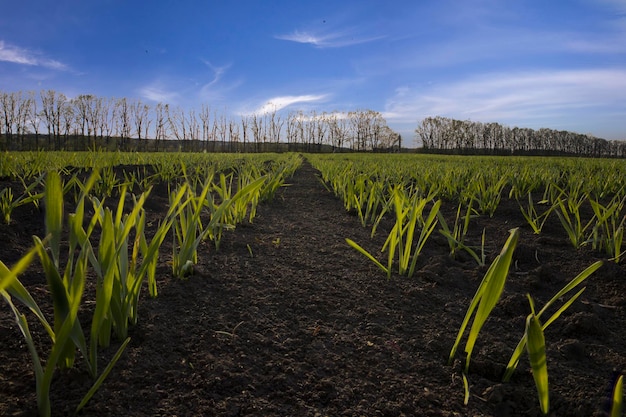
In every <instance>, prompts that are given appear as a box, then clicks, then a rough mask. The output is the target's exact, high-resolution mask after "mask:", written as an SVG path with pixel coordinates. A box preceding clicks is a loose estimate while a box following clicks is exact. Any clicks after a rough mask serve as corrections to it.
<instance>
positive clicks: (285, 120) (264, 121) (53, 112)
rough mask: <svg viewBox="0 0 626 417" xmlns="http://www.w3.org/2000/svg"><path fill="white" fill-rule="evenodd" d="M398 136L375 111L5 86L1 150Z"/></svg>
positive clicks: (352, 145) (360, 143)
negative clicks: (238, 108)
mask: <svg viewBox="0 0 626 417" xmlns="http://www.w3.org/2000/svg"><path fill="white" fill-rule="evenodd" d="M400 146H401V138H400V136H399V135H398V134H397V133H396V132H394V131H393V130H392V129H390V128H389V126H387V122H386V121H385V119H384V118H383V117H382V115H381V113H379V112H376V111H373V110H355V111H349V112H339V111H335V112H330V113H327V112H323V113H317V112H315V111H311V112H308V113H304V112H302V111H299V112H278V111H277V110H271V111H265V112H262V113H260V114H246V115H240V116H237V118H233V117H230V118H228V117H226V115H225V114H223V113H218V112H216V111H212V110H211V109H210V108H209V106H207V105H202V106H201V108H200V109H199V110H196V109H190V110H185V109H182V108H180V107H170V105H168V104H164V103H158V104H156V105H154V106H151V105H148V104H145V103H143V102H141V101H140V100H133V99H127V98H119V99H118V98H106V97H98V96H94V95H90V94H88V95H79V96H77V97H76V98H73V99H69V98H67V97H66V96H65V95H64V94H62V93H57V92H55V91H52V90H43V91H41V92H39V93H36V92H33V91H29V92H21V91H18V92H10V93H7V92H1V91H0V150H35V149H50V150H79V151H80V150H87V149H107V150H113V149H116V150H122V151H130V150H140V151H161V150H164V151H165V150H170V149H175V150H182V151H196V150H198V151H202V150H204V151H215V152H217V151H243V150H245V151H246V152H248V151H249V152H257V151H258V152H260V151H265V150H267V149H289V150H291V149H298V150H302V149H304V150H310V151H312V152H313V151H315V150H316V149H317V150H322V149H328V148H330V149H331V150H342V149H349V150H355V151H380V150H388V149H393V148H394V147H398V148H399V147H400Z"/></svg>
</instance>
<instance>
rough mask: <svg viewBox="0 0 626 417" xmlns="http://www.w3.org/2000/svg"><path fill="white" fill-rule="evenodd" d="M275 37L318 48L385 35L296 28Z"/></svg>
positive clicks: (351, 43) (370, 40)
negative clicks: (316, 31) (321, 32)
mask: <svg viewBox="0 0 626 417" xmlns="http://www.w3.org/2000/svg"><path fill="white" fill-rule="evenodd" d="M275 38H276V39H281V40H284V41H291V42H297V43H308V44H311V45H314V46H316V47H318V48H340V47H344V46H351V45H358V44H362V43H367V42H372V41H376V40H379V39H382V38H384V36H370V37H364V36H357V35H355V34H354V33H353V31H343V32H331V33H325V34H317V33H312V32H301V31H298V30H296V31H294V32H292V33H290V34H287V35H276V36H275Z"/></svg>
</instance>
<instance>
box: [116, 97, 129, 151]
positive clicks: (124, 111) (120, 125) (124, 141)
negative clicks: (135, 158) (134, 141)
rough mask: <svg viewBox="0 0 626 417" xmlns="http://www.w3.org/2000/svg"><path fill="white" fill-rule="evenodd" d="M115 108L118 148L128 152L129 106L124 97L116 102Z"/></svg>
mask: <svg viewBox="0 0 626 417" xmlns="http://www.w3.org/2000/svg"><path fill="white" fill-rule="evenodd" d="M115 107H116V108H117V110H116V115H117V120H116V136H118V137H119V138H120V144H119V148H120V149H121V150H128V149H129V139H130V134H131V133H130V132H131V110H130V108H131V106H130V105H129V104H128V100H126V98H125V97H124V98H121V99H119V100H117V101H116V103H115Z"/></svg>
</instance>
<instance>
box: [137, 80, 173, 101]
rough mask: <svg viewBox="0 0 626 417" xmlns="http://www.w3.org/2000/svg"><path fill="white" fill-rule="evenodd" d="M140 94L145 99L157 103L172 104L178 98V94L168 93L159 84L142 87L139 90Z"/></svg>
mask: <svg viewBox="0 0 626 417" xmlns="http://www.w3.org/2000/svg"><path fill="white" fill-rule="evenodd" d="M139 94H140V95H141V97H143V98H144V99H146V100H150V101H154V102H156V103H172V102H175V101H176V99H177V98H178V93H176V92H173V91H167V90H165V89H164V88H163V87H161V86H160V85H159V84H158V83H157V84H153V85H148V86H145V87H142V88H141V89H139Z"/></svg>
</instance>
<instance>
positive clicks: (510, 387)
mask: <svg viewBox="0 0 626 417" xmlns="http://www.w3.org/2000/svg"><path fill="white" fill-rule="evenodd" d="M289 184H290V185H289V186H287V187H284V188H282V189H281V190H280V191H279V192H278V193H277V195H276V198H275V199H274V200H273V201H272V202H268V203H264V204H263V205H262V206H261V207H260V208H259V210H258V213H257V217H256V218H255V219H254V221H253V223H245V224H242V225H239V226H238V227H237V229H236V230H235V231H233V232H231V233H228V234H227V235H226V237H225V238H224V241H223V243H222V245H221V247H220V250H219V251H217V252H216V251H215V249H214V247H213V245H212V244H211V243H210V242H207V243H206V244H205V245H204V246H203V248H202V252H201V253H200V256H199V258H200V261H199V265H198V266H197V268H196V273H195V275H193V276H191V277H190V278H189V279H187V280H175V279H172V278H170V276H171V273H170V267H169V265H168V263H167V261H168V259H167V258H168V256H167V254H169V253H170V252H171V247H169V245H171V242H169V239H168V242H167V245H168V246H166V247H164V248H163V251H162V253H163V254H164V257H163V258H164V259H163V263H162V264H161V265H160V266H159V273H160V275H161V276H162V277H163V278H162V279H161V282H160V285H159V291H160V293H159V296H158V297H157V298H154V299H150V298H148V296H147V293H144V294H146V295H145V296H144V297H143V300H142V302H141V306H140V310H139V324H138V325H137V326H136V327H134V328H132V329H131V334H130V336H131V337H132V340H131V342H130V345H129V346H128V348H127V350H126V352H125V353H124V355H123V357H122V359H121V360H120V361H119V362H118V364H117V365H116V367H115V368H114V370H113V372H112V373H111V374H110V376H109V378H108V380H107V381H106V382H105V384H104V385H103V386H102V388H101V389H100V391H99V392H98V393H97V394H96V395H95V396H94V398H93V399H92V400H91V402H90V403H89V404H88V405H87V406H86V407H85V409H84V411H83V413H82V415H89V416H120V415H128V416H174V415H176V416H200V415H204V416H243V415H247V416H466V415H468V416H480V415H485V416H491V415H496V416H527V415H531V416H532V415H540V412H539V406H538V402H537V398H536V391H535V388H534V384H533V380H532V376H531V374H530V372H529V369H528V365H527V361H526V360H525V358H524V359H523V360H522V363H520V366H519V369H518V371H517V373H516V374H515V376H514V378H513V380H512V381H511V382H510V383H508V384H501V383H500V377H501V375H502V372H503V370H504V366H505V365H506V362H507V361H508V359H509V357H510V355H511V353H512V350H513V348H514V347H515V345H516V343H517V341H518V340H519V338H520V336H521V334H522V332H523V326H524V319H525V316H526V314H527V313H528V305H527V302H526V298H525V293H526V292H531V293H532V295H533V297H534V298H535V299H537V300H538V302H539V301H543V302H545V301H546V300H547V299H549V298H550V297H551V296H552V295H553V294H554V293H555V292H556V291H557V290H558V289H560V288H561V287H562V286H563V284H564V283H565V282H567V281H568V280H569V279H571V278H573V276H574V275H575V274H576V273H578V272H580V271H581V270H582V269H584V268H585V267H586V266H588V265H590V264H591V263H592V262H593V261H594V260H596V259H597V255H594V254H592V253H591V252H589V251H575V250H574V249H573V248H571V247H569V246H568V245H567V243H566V240H565V238H564V236H562V235H561V232H560V230H559V229H558V228H556V227H555V228H554V229H549V228H548V230H547V231H546V233H545V234H544V235H542V236H540V237H536V236H533V235H532V232H531V231H530V230H528V228H524V227H523V224H524V223H523V219H522V218H521V215H519V214H516V209H515V205H512V204H511V203H509V202H505V201H503V204H502V207H501V208H498V211H497V212H496V216H494V218H493V219H488V218H485V219H483V218H480V219H478V220H477V222H476V225H475V230H474V231H473V233H474V235H473V237H472V238H473V239H476V238H478V237H479V236H480V233H482V229H483V228H486V230H487V232H486V233H487V238H488V239H489V241H490V242H492V243H491V244H490V245H489V246H490V247H489V249H490V259H493V256H494V255H495V254H496V253H497V251H498V250H499V248H500V247H501V245H502V243H503V242H504V240H505V239H506V237H507V235H508V232H507V231H508V229H510V228H511V227H515V226H522V235H521V238H520V245H519V248H518V251H517V252H516V268H515V270H514V271H512V272H511V276H510V278H509V283H508V284H507V287H506V290H505V293H504V294H503V299H502V300H501V303H500V304H499V305H498V306H497V307H496V310H495V311H494V314H493V317H492V318H491V319H490V320H489V322H488V323H487V325H486V327H485V329H484V331H483V333H482V334H481V338H480V339H479V343H478V345H477V347H476V350H475V354H474V357H473V362H472V363H473V365H472V369H471V371H470V383H471V392H472V396H471V398H470V402H469V405H468V406H464V405H463V386H462V381H461V379H460V374H459V370H460V363H458V362H457V363H456V364H455V365H453V366H447V364H446V361H447V355H448V353H449V351H450V348H451V346H452V343H453V342H454V338H455V336H456V332H457V330H458V327H459V325H460V323H461V320H462V318H463V315H464V313H465V309H466V308H467V305H468V303H469V300H470V298H471V297H472V295H473V293H474V291H475V290H476V288H477V285H478V283H479V281H480V279H481V278H482V275H483V274H484V272H485V271H486V267H478V266H477V265H476V263H475V262H474V261H473V260H472V259H471V258H469V257H467V258H463V257H462V258H461V259H457V260H452V259H450V257H449V256H448V248H447V244H446V242H445V240H444V239H443V237H441V236H434V237H433V240H432V241H429V243H427V248H426V250H425V252H424V253H423V256H422V259H421V260H420V262H419V263H418V272H417V273H416V276H415V277H413V278H410V279H408V278H402V277H398V276H394V277H393V278H392V279H391V280H387V279H386V277H385V275H384V274H383V273H382V272H381V271H380V270H378V269H376V267H375V266H374V265H373V264H372V263H371V262H369V261H368V260H366V259H365V258H364V257H363V256H361V255H360V254H358V253H357V252H356V251H354V250H353V249H351V248H350V247H349V246H348V245H347V244H346V243H345V238H346V237H349V238H351V239H353V240H355V241H357V242H359V243H361V244H362V245H363V246H364V247H366V249H368V250H370V251H372V252H376V251H378V250H379V249H380V247H381V246H382V243H383V242H384V239H385V236H384V233H383V232H382V231H381V232H379V233H378V235H377V236H376V237H375V238H374V239H370V236H369V234H370V230H369V228H363V227H361V225H360V222H359V220H358V218H357V217H356V216H354V215H352V214H350V213H347V212H346V211H345V210H344V208H343V204H342V203H341V201H339V200H338V199H336V198H335V197H334V196H333V194H332V193H330V192H328V191H327V190H326V189H325V188H324V186H323V185H322V184H321V182H320V181H319V178H318V176H317V175H316V171H315V170H314V169H313V168H312V167H311V166H310V165H309V164H308V163H305V164H304V165H303V167H302V168H301V169H300V170H299V171H297V173H296V174H295V175H294V177H293V178H292V179H290V180H289ZM158 193H159V190H158V189H155V191H153V195H151V196H150V198H153V199H154V200H153V201H154V202H155V203H154V204H153V205H152V208H151V210H152V211H151V213H150V214H151V215H153V216H154V217H155V218H158V217H159V215H161V214H162V210H163V209H164V208H165V203H166V201H167V195H159V194H158ZM448 205H449V206H452V204H448ZM454 209H455V207H449V208H447V209H446V210H447V215H452V213H453V212H454ZM32 215H33V213H25V214H23V216H32ZM18 220H19V217H18ZM3 227H4V228H3V229H0V232H1V233H2V236H10V240H12V242H6V241H5V242H2V243H0V259H3V260H4V259H6V258H3V257H2V255H3V253H4V254H6V256H7V257H12V256H15V254H14V248H15V247H22V246H23V247H28V245H29V243H28V240H29V239H30V237H29V236H28V235H27V236H25V237H24V239H25V240H24V241H19V239H22V234H23V233H18V232H16V231H14V230H13V229H8V227H12V226H3ZM14 227H15V226H14ZM29 232H31V231H30V230H29ZM23 280H24V281H25V282H26V283H27V285H29V288H32V289H33V291H34V292H36V293H37V294H39V295H38V297H39V299H41V300H42V303H43V302H44V301H43V300H45V291H44V290H43V283H44V282H45V280H43V278H42V276H41V274H40V273H39V272H37V270H36V268H35V269H34V271H33V273H32V274H30V275H28V276H24V278H23ZM625 281H626V271H625V268H624V266H623V265H620V266H617V265H606V266H605V267H603V268H602V269H601V270H600V271H598V273H597V274H596V276H595V277H594V280H593V281H592V280H590V282H589V284H588V288H587V290H586V292H585V294H584V295H583V297H582V298H581V301H580V302H577V304H576V305H575V306H573V307H572V309H571V310H570V311H568V312H566V313H565V314H564V315H563V317H562V318H560V319H559V322H558V325H557V323H555V324H554V325H553V326H552V327H551V328H550V329H549V330H548V331H547V332H546V339H547V343H548V367H549V372H550V383H551V384H552V385H551V395H552V398H551V400H552V409H553V413H554V414H553V415H558V416H565V415H567V416H575V415H580V416H591V415H598V416H599V415H603V412H605V411H606V410H607V407H608V404H607V399H608V394H609V392H610V386H611V384H612V379H613V378H614V376H615V375H616V374H617V372H619V371H624V370H625V369H626V344H624V338H623V335H624V333H623V332H624V330H623V329H625V328H626V313H625V309H626V303H625V301H624V300H625V297H624V294H626V285H625ZM32 326H33V327H35V325H34V323H33V325H32ZM84 326H85V327H88V324H84ZM20 337H21V336H20V335H19V332H18V330H17V328H16V326H15V325H14V323H13V322H12V318H11V317H10V314H9V311H8V308H6V306H2V307H1V308H0V415H33V414H34V410H35V409H36V403H35V394H34V376H33V373H32V370H31V366H30V362H29V360H30V359H29V356H28V351H27V349H26V347H25V344H24V343H23V341H22V340H21V339H20ZM41 339H42V340H43V339H44V337H43V336H42V337H41ZM41 343H42V345H43V346H45V341H42V342H41ZM115 348H116V346H112V347H111V349H109V350H107V351H106V352H104V353H103V355H102V356H103V361H104V360H106V359H107V358H108V357H110V355H111V354H112V353H113V352H114V350H115ZM103 363H104V362H103ZM87 383H88V378H86V376H85V374H84V372H83V371H82V370H75V371H71V372H69V373H65V374H62V373H59V375H58V376H57V378H56V380H55V382H54V387H53V393H52V401H53V410H55V414H57V415H68V414H71V412H72V410H73V409H74V407H75V406H76V405H77V404H78V402H79V401H80V399H81V397H82V395H83V394H84V393H85V392H86V389H87V385H86V384H87Z"/></svg>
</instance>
